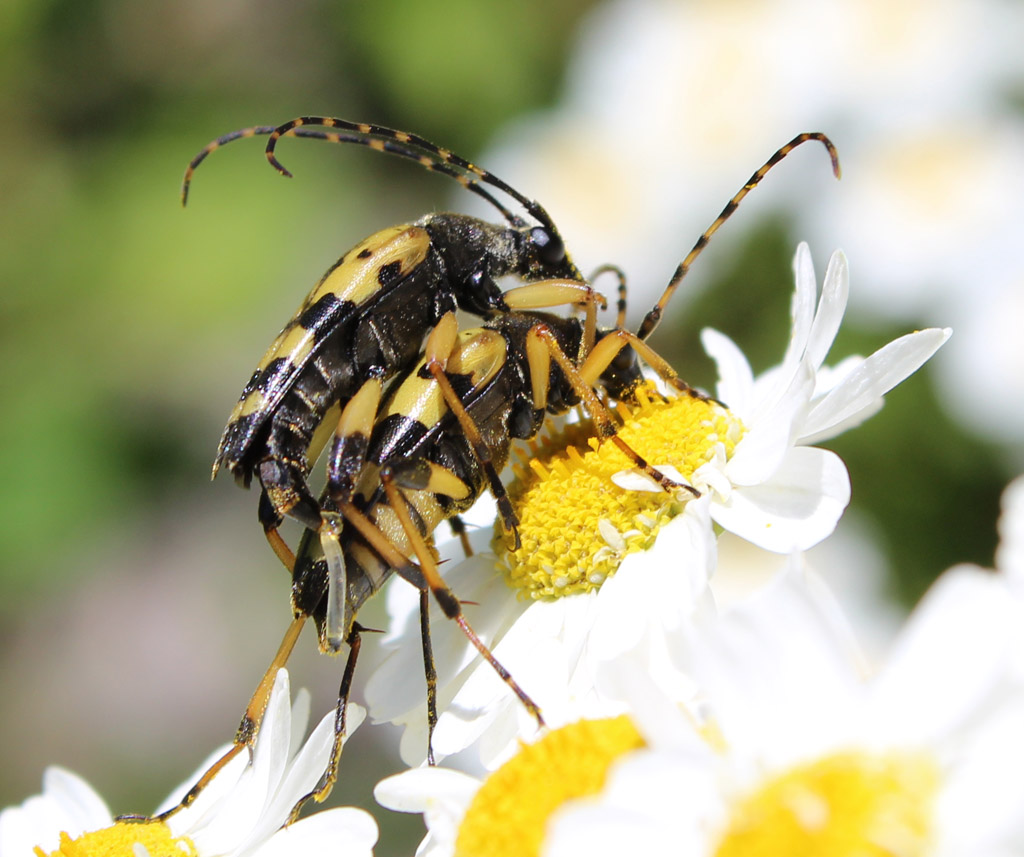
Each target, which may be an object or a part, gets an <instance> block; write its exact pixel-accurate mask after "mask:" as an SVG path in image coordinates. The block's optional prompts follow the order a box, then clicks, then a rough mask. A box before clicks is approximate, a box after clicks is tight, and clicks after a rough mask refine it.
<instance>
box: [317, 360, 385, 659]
mask: <svg viewBox="0 0 1024 857" xmlns="http://www.w3.org/2000/svg"><path fill="white" fill-rule="evenodd" d="M382 389H383V382H382V381H381V380H380V378H370V379H369V380H367V381H365V382H364V383H363V386H362V387H360V388H359V390H358V392H357V393H356V394H355V395H354V396H353V397H352V398H351V399H350V400H349V402H348V404H346V405H345V407H344V409H343V410H342V412H341V417H340V418H339V419H338V427H337V429H336V430H335V433H334V442H333V443H332V445H331V452H330V455H329V456H328V460H327V494H328V496H329V497H330V498H331V500H332V501H333V502H334V503H335V504H336V505H337V506H342V505H344V504H346V503H349V502H351V500H352V495H353V494H354V493H355V487H356V481H357V480H358V478H359V474H360V473H361V472H362V470H363V465H364V464H365V463H366V452H367V450H368V449H369V445H370V433H371V432H372V430H373V422H374V420H375V419H376V417H377V406H378V405H379V404H380V397H381V391H382ZM341 529H342V518H341V516H340V515H339V514H338V513H337V512H335V511H332V510H328V509H323V510H321V512H320V521H319V528H318V531H319V536H320V545H321V547H322V548H323V552H324V559H325V560H326V561H327V569H328V574H327V615H326V619H325V639H326V640H327V642H328V644H329V646H330V647H331V648H332V649H335V650H337V649H340V648H341V644H342V643H343V641H344V639H345V635H346V634H347V632H348V629H347V628H346V627H345V605H346V600H347V597H348V575H347V572H346V570H345V557H344V554H343V552H342V549H341Z"/></svg>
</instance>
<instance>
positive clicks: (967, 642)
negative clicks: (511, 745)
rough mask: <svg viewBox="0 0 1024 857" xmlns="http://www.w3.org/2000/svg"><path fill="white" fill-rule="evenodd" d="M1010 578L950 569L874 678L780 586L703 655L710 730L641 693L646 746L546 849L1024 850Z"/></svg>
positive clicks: (803, 597) (732, 620) (692, 659)
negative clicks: (865, 672)
mask: <svg viewBox="0 0 1024 857" xmlns="http://www.w3.org/2000/svg"><path fill="white" fill-rule="evenodd" d="M1006 584H1007V581H1006V580H1005V579H1003V578H1001V577H1000V576H999V575H994V574H992V573H991V572H983V571H981V570H979V569H966V568H964V569H953V570H950V571H948V572H947V573H946V574H945V575H943V577H942V578H940V579H939V581H938V582H937V583H936V584H935V585H934V586H933V588H932V589H931V590H930V591H929V593H928V594H927V595H926V597H925V599H924V600H923V601H922V603H921V604H920V605H919V606H918V608H917V609H916V610H915V612H914V614H913V615H912V617H911V618H910V620H909V622H908V624H907V626H906V627H905V629H904V631H903V633H902V634H901V635H900V637H899V638H898V639H897V641H896V643H895V645H894V647H893V649H892V651H891V652H890V655H889V658H888V659H887V662H886V663H885V664H884V665H883V666H882V668H881V669H880V670H879V671H878V673H877V674H876V675H874V676H872V677H871V678H870V679H865V678H863V675H862V673H861V672H860V671H859V669H858V666H857V662H856V661H855V660H853V659H851V658H850V653H849V649H848V647H847V645H846V641H845V638H844V635H843V634H841V633H837V632H836V627H835V623H834V622H833V621H832V620H833V616H832V615H831V611H827V610H826V611H823V610H822V609H821V605H820V604H818V603H817V602H816V600H815V599H814V598H813V597H811V595H810V593H809V591H808V590H807V588H806V587H802V586H800V585H799V582H798V581H797V580H795V579H794V576H793V575H789V576H786V577H783V578H781V579H779V580H777V581H776V583H775V584H774V585H773V587H772V588H771V590H770V591H766V592H764V593H762V595H761V596H760V597H757V598H754V599H752V600H751V601H750V602H748V603H747V604H746V605H744V606H743V607H741V608H738V609H737V610H736V611H734V612H733V613H732V614H730V615H728V616H725V617H722V618H720V619H719V620H718V621H716V622H715V623H714V625H713V627H710V628H706V629H704V631H703V632H702V633H701V640H700V645H699V646H691V647H689V648H688V649H687V651H686V656H685V660H686V661H687V662H688V665H689V667H690V669H692V670H693V674H694V677H695V679H696V681H698V683H699V684H700V686H701V689H702V693H703V694H704V704H703V706H702V709H701V716H700V724H701V728H700V729H695V728H694V727H693V722H694V721H693V718H687V717H685V716H681V715H680V713H679V709H678V708H673V707H672V706H668V705H665V704H663V703H662V704H661V705H658V706H653V707H652V706H649V705H648V704H647V702H645V701H644V700H649V699H650V698H652V697H656V696H657V690H656V689H654V688H653V685H649V686H648V688H647V693H646V696H645V695H643V694H637V695H635V697H634V698H635V699H636V700H637V710H636V714H635V716H636V720H637V723H638V724H640V731H641V732H642V733H643V735H644V739H645V742H646V745H647V746H646V748H645V749H643V750H640V751H637V752H634V753H630V754H628V755H626V756H624V757H623V758H622V760H621V761H620V762H619V763H618V764H617V765H616V766H615V768H614V769H613V770H612V772H611V774H610V776H609V778H608V780H607V782H606V785H605V786H604V788H603V790H602V792H601V795H600V796H599V797H592V798H590V799H589V800H588V801H585V802H584V801H579V802H577V803H575V804H571V805H569V806H567V807H565V808H564V809H563V811H562V812H561V813H560V814H559V815H557V816H555V817H554V818H553V821H552V823H551V825H550V826H549V827H547V828H546V831H545V834H544V836H545V843H546V846H547V847H546V849H545V851H544V853H545V854H547V855H550V857H560V855H565V854H579V853H587V854H597V855H599V854H619V853H622V852H621V849H622V847H623V846H624V845H625V844H627V843H628V845H629V847H630V848H633V849H638V850H643V851H645V852H649V853H667V852H668V850H669V849H671V850H672V852H673V853H686V854H692V855H709V857H710V855H715V857H727V855H733V854H737V855H738V854H743V855H792V854H801V855H807V857H815V855H822V857H825V855H828V857H846V855H868V854H878V855H882V854H899V855H909V856H910V857H918V855H930V857H944V855H962V854H987V855H1009V854H1020V853H1022V851H1024V816H1022V815H1021V813H1020V807H1021V806H1022V805H1024V803H1022V802H1024V774H1022V771H1024V740H1022V739H1021V736H1020V729H1019V723H1020V718H1021V716H1022V715H1024V694H1022V693H1021V690H1022V685H1021V684H1020V681H1019V679H1016V678H1015V677H1014V673H1013V669H1012V665H1013V661H1014V658H1015V648H1016V646H1017V640H1018V629H1019V626H1020V623H1021V621H1022V619H1024V615H1022V604H1021V602H1019V601H1016V600H1015V599H1013V598H1012V597H1009V593H1008V589H1007V585H1006ZM622 668H623V665H615V667H614V669H615V670H616V671H620V672H621V671H622ZM619 678H620V680H622V679H625V680H628V681H630V682H631V683H632V684H634V685H637V684H639V680H638V678H637V676H636V674H635V673H634V674H632V675H630V674H627V673H624V672H623V673H622V675H620V676H619ZM645 708H647V709H650V710H644V709H645ZM655 709H656V710H655Z"/></svg>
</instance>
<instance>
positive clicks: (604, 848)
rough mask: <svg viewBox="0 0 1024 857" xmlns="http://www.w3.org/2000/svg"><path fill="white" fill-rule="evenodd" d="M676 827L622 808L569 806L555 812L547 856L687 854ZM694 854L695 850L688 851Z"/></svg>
mask: <svg viewBox="0 0 1024 857" xmlns="http://www.w3.org/2000/svg"><path fill="white" fill-rule="evenodd" d="M680 845H681V843H680V842H679V841H678V836H677V831H676V829H675V826H674V825H673V824H671V823H670V820H669V819H664V821H663V823H662V824H659V823H658V820H657V819H652V818H651V817H650V816H649V815H648V814H646V813H636V812H631V811H630V810H625V809H620V808H619V807H608V806H603V805H601V806H586V805H584V806H580V807H574V806H573V805H571V804H570V805H568V806H566V808H565V809H564V810H563V811H562V812H560V813H557V814H556V815H554V816H553V817H552V818H551V821H550V822H549V827H548V833H547V835H546V836H545V837H544V846H543V852H542V853H543V855H544V857H579V855H583V854H585V855H587V857H605V855H607V857H622V855H623V854H665V855H668V854H673V853H680V854H683V853H688V852H684V851H682V850H680V851H678V852H676V850H675V849H676V847H677V846H680ZM689 853H693V852H689Z"/></svg>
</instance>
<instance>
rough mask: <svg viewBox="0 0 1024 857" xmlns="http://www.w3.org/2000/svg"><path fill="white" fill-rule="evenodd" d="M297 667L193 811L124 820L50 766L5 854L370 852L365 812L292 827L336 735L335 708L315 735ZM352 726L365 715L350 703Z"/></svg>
mask: <svg viewBox="0 0 1024 857" xmlns="http://www.w3.org/2000/svg"><path fill="white" fill-rule="evenodd" d="M289 697H290V694H289V690H288V673H287V672H286V671H285V670H281V671H280V672H279V673H278V674H277V679H276V681H275V683H274V688H273V691H272V694H271V697H270V701H269V703H268V705H267V710H266V714H265V715H264V719H263V724H262V726H261V728H260V731H259V733H258V735H257V738H256V741H255V744H254V746H253V748H252V752H251V754H250V753H247V752H243V753H241V754H239V755H237V756H235V757H234V758H233V759H232V760H231V761H230V762H228V764H227V765H225V766H224V768H223V769H221V770H220V771H219V772H218V773H217V774H216V775H215V776H214V777H213V779H211V781H210V782H209V784H208V785H207V786H206V788H204V789H203V791H202V792H200V794H199V795H198V796H197V797H196V799H195V801H194V802H193V803H191V804H190V805H189V806H188V807H185V808H182V809H180V810H178V811H177V812H175V813H173V814H171V815H169V816H168V817H167V818H166V820H164V821H158V820H156V819H155V818H154V819H149V820H132V821H116V820H115V819H114V817H113V816H112V815H111V813H110V810H109V809H108V808H107V805H106V803H104V801H103V799H102V798H101V797H100V796H99V795H98V794H96V792H95V791H93V789H92V788H91V787H90V786H89V784H88V783H86V782H85V780H83V779H81V778H80V777H78V776H77V775H75V774H73V773H71V772H70V771H66V770H64V769H62V768H58V767H51V768H48V769H47V770H46V772H45V774H44V775H43V793H42V794H40V795H36V796H35V797H31V798H29V799H28V800H26V801H25V802H24V803H23V804H21V805H20V806H15V807H8V808H7V809H5V810H3V812H2V813H0V854H2V855H3V857H34V855H38V854H39V853H40V852H42V853H44V854H56V855H58V857H63V855H71V854H74V855H78V857H86V855H97V857H99V855H104V857H146V855H154V857H156V855H158V854H160V855H166V854H181V855H192V857H293V855H306V854H308V855H319V854H323V853H326V852H328V851H330V853H333V854H339V855H345V857H347V855H370V854H372V853H373V845H374V843H375V842H376V841H377V825H376V822H375V821H374V820H373V818H372V817H371V816H370V815H369V814H368V813H366V812H364V811H363V810H361V809H355V808H351V807H345V808H338V809H331V810H326V811H324V812H319V813H316V814H314V815H310V816H309V817H307V818H304V819H302V820H301V821H298V822H296V823H294V824H290V825H288V826H285V825H286V823H287V821H288V817H289V814H290V813H291V811H292V809H293V807H294V806H295V804H296V803H297V802H298V801H299V800H300V799H301V798H303V797H305V796H306V795H308V794H309V793H310V792H311V791H312V790H313V789H314V788H315V787H316V785H317V782H318V781H319V779H320V777H321V775H322V774H323V772H324V768H325V767H326V765H327V760H328V757H329V755H330V750H331V744H332V742H333V739H334V714H333V712H331V713H330V714H328V715H326V716H325V717H324V718H323V720H321V721H320V723H319V725H318V726H317V727H316V729H314V730H313V732H312V734H311V735H310V736H309V738H308V739H307V740H306V741H305V743H303V742H302V736H303V733H304V732H305V729H306V723H307V720H308V718H309V694H308V693H306V692H305V691H300V693H299V694H298V695H297V696H296V700H295V705H294V708H293V707H292V706H291V705H290V703H289ZM349 711H350V720H349V731H350V732H351V731H352V730H353V729H355V728H356V726H358V724H359V723H360V722H361V721H362V719H363V716H364V713H363V711H362V710H361V709H359V708H358V706H355V707H352V706H350V709H349ZM226 749H227V748H222V749H220V750H218V751H216V752H215V753H214V754H212V755H211V756H210V758H209V759H208V760H207V761H206V762H204V763H203V765H202V766H200V768H199V770H198V771H197V772H196V773H195V775H193V776H192V777H190V778H189V779H188V780H186V781H185V782H184V783H183V784H182V785H181V786H180V787H179V788H178V789H176V790H175V792H174V793H173V794H172V795H171V796H170V797H169V798H168V799H167V801H165V803H164V805H163V806H162V807H161V808H160V809H159V810H158V811H157V812H156V813H155V814H154V815H159V814H160V813H161V812H165V811H167V810H170V809H172V808H173V807H174V806H176V805H177V804H178V803H179V801H180V800H181V798H182V797H184V795H185V793H186V792H187V791H188V790H189V788H191V786H192V784H193V783H195V782H197V781H198V780H199V778H200V777H201V776H202V774H203V773H204V772H205V771H206V770H207V769H208V768H209V767H210V766H211V765H212V764H213V762H214V761H216V760H217V759H219V758H220V757H221V756H223V754H224V752H225V751H226Z"/></svg>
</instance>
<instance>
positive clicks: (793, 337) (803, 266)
mask: <svg viewBox="0 0 1024 857" xmlns="http://www.w3.org/2000/svg"><path fill="white" fill-rule="evenodd" d="M793 275H794V278H795V279H796V290H795V291H794V292H793V301H792V303H791V305H790V316H791V320H792V324H791V325H790V335H789V344H788V345H787V346H786V355H785V357H784V358H783V360H782V366H783V371H784V372H790V371H792V369H793V368H794V367H795V366H796V365H797V363H799V362H800V361H801V360H803V357H804V354H805V353H806V351H807V343H808V339H809V337H810V335H811V328H812V325H813V322H814V305H815V302H816V300H817V297H818V282H817V278H816V277H815V276H814V263H813V262H812V261H811V251H810V248H809V247H808V246H807V243H806V242H804V241H801V242H800V244H799V245H798V246H797V248H796V255H795V256H794V257H793Z"/></svg>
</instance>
